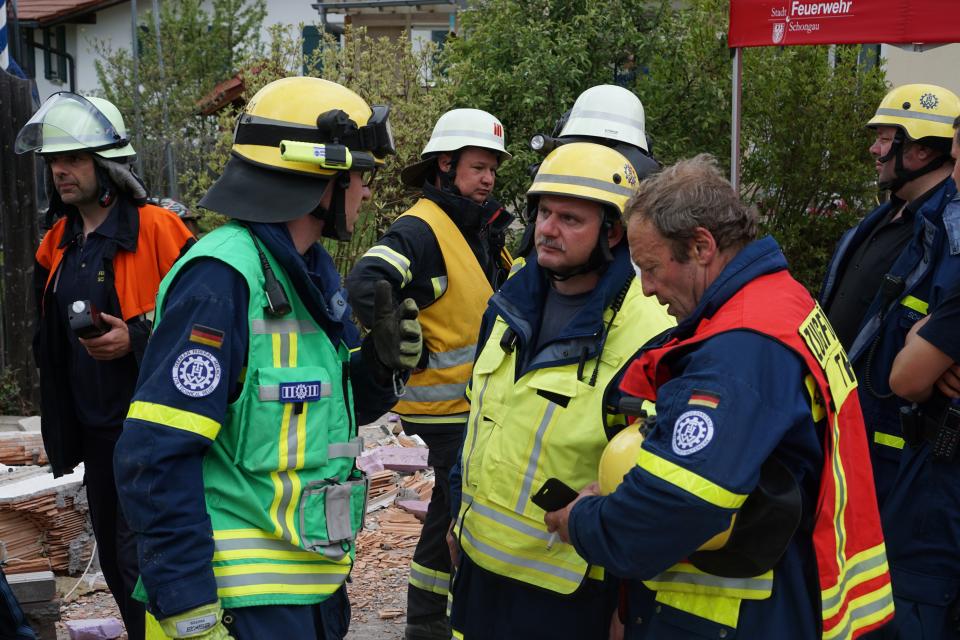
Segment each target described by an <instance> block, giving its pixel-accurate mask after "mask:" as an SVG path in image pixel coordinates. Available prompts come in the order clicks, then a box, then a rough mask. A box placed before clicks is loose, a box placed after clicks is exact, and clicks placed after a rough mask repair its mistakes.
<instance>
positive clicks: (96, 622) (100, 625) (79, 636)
mask: <svg viewBox="0 0 960 640" xmlns="http://www.w3.org/2000/svg"><path fill="white" fill-rule="evenodd" d="M67 632H68V633H69V634H70V640H113V639H114V638H119V637H120V635H121V634H122V633H123V624H122V623H121V622H120V621H119V620H117V619H116V618H93V619H91V620H69V621H67Z"/></svg>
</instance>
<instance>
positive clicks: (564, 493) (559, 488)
mask: <svg viewBox="0 0 960 640" xmlns="http://www.w3.org/2000/svg"><path fill="white" fill-rule="evenodd" d="M578 495H579V494H578V493H577V492H576V491H574V490H573V489H571V488H570V487H569V486H567V485H565V484H564V483H563V481H562V480H558V479H557V478H547V481H546V482H544V483H543V486H542V487H540V488H539V489H538V490H537V492H536V493H535V494H533V497H532V498H530V502H532V503H533V504H535V505H537V506H538V507H540V508H541V509H543V510H544V511H557V510H559V509H563V508H564V507H565V506H567V505H568V504H570V503H571V502H573V501H574V500H576V499H577V496H578Z"/></svg>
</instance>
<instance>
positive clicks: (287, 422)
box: [235, 367, 347, 472]
mask: <svg viewBox="0 0 960 640" xmlns="http://www.w3.org/2000/svg"><path fill="white" fill-rule="evenodd" d="M250 376H251V377H250V378H249V380H248V384H250V385H252V388H250V389H248V390H247V391H246V393H245V394H244V397H243V398H242V399H241V400H240V402H241V407H240V409H239V410H240V411H241V415H240V416H239V418H240V419H239V422H240V437H239V441H238V445H237V452H236V457H235V462H236V463H237V465H238V466H239V467H241V468H243V469H246V470H247V471H251V472H265V471H266V472H269V471H283V470H287V469H317V468H320V467H322V466H324V465H326V464H327V461H328V455H327V447H328V445H329V442H330V434H329V433H328V430H329V428H330V427H331V426H332V425H341V424H347V419H346V409H345V407H344V403H343V401H342V399H338V398H336V397H334V394H333V388H334V384H333V383H332V379H331V377H330V374H329V373H328V372H327V370H326V369H324V368H323V367H297V368H279V369H275V368H261V369H255V370H254V371H253V372H252V373H251V374H250Z"/></svg>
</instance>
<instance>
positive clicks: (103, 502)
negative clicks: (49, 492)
mask: <svg viewBox="0 0 960 640" xmlns="http://www.w3.org/2000/svg"><path fill="white" fill-rule="evenodd" d="M120 431H121V429H120V428H116V429H108V428H87V429H84V432H83V465H84V476H83V483H84V485H86V488H87V503H88V504H89V505H90V521H91V523H92V524H93V535H94V537H95V538H96V539H97V554H98V555H99V557H100V569H101V570H102V571H103V577H104V579H105V580H106V581H107V586H108V587H109V588H110V592H111V593H112V594H113V599H114V600H116V602H117V606H118V607H119V609H120V616H121V617H122V618H123V624H124V626H126V628H127V636H128V637H129V638H130V640H143V636H144V606H143V604H142V603H140V602H137V601H136V600H134V599H133V598H132V597H131V595H132V594H133V588H134V587H135V586H136V584H137V578H138V577H139V575H140V571H139V568H138V564H137V540H136V537H135V535H134V533H133V532H132V531H131V530H130V527H129V526H128V525H127V520H126V518H124V517H123V511H122V510H121V509H120V504H119V502H118V500H117V484H116V481H115V480H114V476H113V449H114V447H115V446H116V444H117V439H119V437H120Z"/></svg>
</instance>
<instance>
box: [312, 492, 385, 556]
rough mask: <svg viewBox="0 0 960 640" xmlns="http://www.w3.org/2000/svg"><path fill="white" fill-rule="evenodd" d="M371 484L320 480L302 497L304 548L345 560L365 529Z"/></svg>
mask: <svg viewBox="0 0 960 640" xmlns="http://www.w3.org/2000/svg"><path fill="white" fill-rule="evenodd" d="M368 486H369V481H368V479H367V477H366V476H364V477H363V478H362V479H359V480H351V481H348V482H343V483H333V482H329V481H327V480H316V481H313V482H310V483H308V484H307V486H306V487H305V488H304V490H303V494H302V495H301V497H300V537H301V539H302V541H303V547H304V548H305V549H307V550H308V551H316V552H319V553H323V554H324V555H327V556H337V555H338V554H339V555H340V556H342V555H343V554H344V553H346V552H348V551H349V550H350V544H351V542H352V541H353V539H354V538H355V537H356V535H357V533H358V532H359V531H360V529H361V528H362V527H363V516H364V512H365V511H366V503H367V491H368Z"/></svg>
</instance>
